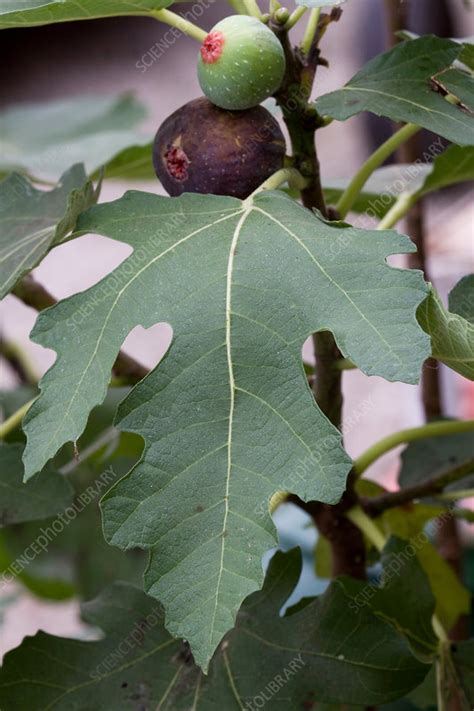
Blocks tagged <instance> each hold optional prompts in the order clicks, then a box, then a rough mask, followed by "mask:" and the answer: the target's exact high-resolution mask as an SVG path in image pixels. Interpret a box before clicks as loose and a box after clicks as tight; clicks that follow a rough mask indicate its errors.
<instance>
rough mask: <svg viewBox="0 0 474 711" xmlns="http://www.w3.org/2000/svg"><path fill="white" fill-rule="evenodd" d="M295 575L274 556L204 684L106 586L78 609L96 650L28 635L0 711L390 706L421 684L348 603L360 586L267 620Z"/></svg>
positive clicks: (144, 607) (134, 605)
mask: <svg viewBox="0 0 474 711" xmlns="http://www.w3.org/2000/svg"><path fill="white" fill-rule="evenodd" d="M299 572H300V556H299V554H298V553H297V552H296V551H293V552H291V553H289V554H283V553H277V554H276V555H275V557H274V558H273V559H272V562H271V564H270V570H269V572H268V574H267V577H266V581H265V586H264V589H263V591H262V592H259V593H255V594H254V595H253V596H252V597H251V598H250V599H249V600H248V601H247V602H246V603H245V604H244V606H243V608H242V610H241V612H240V614H239V616H238V620H237V625H236V628H235V629H234V630H233V631H232V632H231V633H230V634H229V635H228V636H227V637H226V639H225V640H224V641H223V643H222V644H221V645H220V647H219V649H218V651H217V652H216V654H215V656H214V659H213V660H212V663H211V666H210V669H209V674H208V676H207V677H205V676H203V674H202V672H200V670H199V669H198V668H197V667H196V666H195V665H194V664H193V661H192V657H191V656H190V654H189V651H188V650H187V648H186V646H185V645H183V644H182V643H180V642H179V641H176V640H174V639H172V638H171V637H170V636H169V635H168V634H167V632H166V631H165V629H164V627H163V625H162V610H161V608H160V606H159V605H157V604H156V603H155V602H154V601H153V600H152V599H151V598H149V597H147V596H146V595H144V594H143V593H141V592H139V591H138V590H136V589H135V588H133V587H131V586H128V585H123V584H116V585H114V586H113V587H112V588H110V589H109V590H108V591H107V592H105V593H104V594H103V595H102V596H101V597H99V598H98V599H97V600H95V601H94V602H92V603H88V604H86V605H85V606H84V608H83V610H84V618H85V619H86V620H87V621H88V622H90V623H92V624H93V625H95V626H97V627H100V628H102V629H103V630H104V632H105V634H106V636H105V638H104V639H103V640H101V641H98V642H80V641H76V640H68V639H61V638H58V637H52V636H50V635H46V634H44V633H42V632H39V633H38V634H37V635H36V636H35V637H33V638H31V637H30V638H27V639H26V640H25V641H24V642H23V643H22V645H21V646H20V647H19V648H18V649H16V650H14V651H12V652H10V653H9V654H7V656H6V658H5V663H4V667H3V669H2V670H1V671H0V701H1V704H2V709H3V710H4V711H12V710H13V709H17V708H19V706H21V705H22V704H23V705H29V706H32V707H34V708H35V709H38V711H40V710H42V709H46V708H55V709H58V711H66V709H71V708H75V709H77V710H78V711H81V710H85V709H87V710H88V711H99V709H104V708H113V709H117V711H122V710H123V711H125V709H128V708H131V706H132V705H133V703H135V704H136V703H137V702H141V704H142V705H143V706H145V707H146V708H156V709H160V711H179V710H182V711H185V710H186V709H191V708H192V709H195V711H218V710H220V709H225V710H226V711H234V710H235V711H241V710H242V709H245V708H258V707H259V706H257V705H258V704H261V703H262V700H263V701H264V702H267V703H265V705H266V707H267V708H268V709H269V711H271V710H272V709H279V708H288V709H291V708H295V709H296V708H304V707H305V706H306V705H309V704H313V702H315V701H316V700H317V701H318V702H319V701H330V702H331V701H333V702H335V703H338V702H343V703H344V702H350V703H351V704H364V705H365V704H378V703H383V702H384V701H388V700H390V699H393V698H398V697H400V696H402V695H403V694H404V693H406V692H407V691H409V690H410V689H412V688H414V687H415V686H417V685H418V684H419V683H420V682H421V681H422V680H423V678H424V676H425V675H426V673H427V671H428V669H429V668H430V667H429V666H428V665H426V664H422V663H421V662H420V661H418V660H417V659H416V658H415V657H414V656H413V655H412V654H411V652H410V648H409V645H408V643H407V642H406V640H405V639H404V638H403V636H401V635H400V634H399V633H398V632H397V631H396V630H395V629H394V628H393V627H392V626H391V625H390V624H388V623H387V622H385V621H384V620H382V619H381V618H380V616H379V615H378V614H376V613H374V611H373V610H372V608H371V606H370V603H369V602H366V603H364V602H363V603H361V602H360V600H361V599H367V600H369V599H370V597H371V596H370V590H369V587H370V586H368V585H365V584H364V583H360V582H356V581H354V580H350V579H342V580H339V581H336V582H334V583H332V585H331V586H330V588H329V589H328V591H327V592H326V593H325V594H324V595H323V596H322V597H321V598H316V599H315V600H313V601H311V602H309V604H307V605H305V606H304V607H303V608H302V609H301V610H299V611H298V612H294V613H293V614H292V615H291V616H290V617H284V618H282V617H279V611H280V609H281V606H282V605H283V603H284V602H285V601H286V599H287V598H288V595H289V594H290V593H291V591H292V589H293V587H294V585H295V583H296V581H297V579H298V575H299ZM372 591H373V589H372ZM364 593H366V595H365V598H362V597H361V596H363V594H364ZM358 596H359V597H358ZM52 660H54V663H51V662H52ZM254 704H255V705H254Z"/></svg>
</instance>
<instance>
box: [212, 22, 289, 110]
mask: <svg viewBox="0 0 474 711" xmlns="http://www.w3.org/2000/svg"><path fill="white" fill-rule="evenodd" d="M285 66H286V62H285V55H284V52H283V47H282V45H281V43H280V41H279V40H278V39H277V37H276V36H275V34H274V33H273V32H272V31H271V30H270V29H269V28H268V27H267V26H266V25H264V24H263V22H260V20H257V18H256V17H250V16H248V15H231V16H230V17H226V18H225V19H224V20H222V21H221V22H218V23H217V25H215V27H214V28H213V29H212V30H211V32H210V33H209V34H208V35H207V37H206V39H205V40H204V43H203V45H202V47H201V52H200V56H199V60H198V78H199V83H200V85H201V89H202V90H203V92H204V94H205V95H206V96H207V98H208V99H210V100H211V101H212V103H213V104H216V106H219V107H221V108H222V109H230V110H233V111H236V110H242V109H249V108H252V107H253V106H258V104H260V103H261V102H262V101H264V100H265V99H267V98H268V97H269V96H271V95H272V94H274V93H275V91H277V89H278V88H279V87H280V85H281V83H282V80H283V76H284V74H285Z"/></svg>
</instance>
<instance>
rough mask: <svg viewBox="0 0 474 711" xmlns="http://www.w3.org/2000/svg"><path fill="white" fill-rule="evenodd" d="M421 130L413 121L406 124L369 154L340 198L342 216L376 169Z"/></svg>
mask: <svg viewBox="0 0 474 711" xmlns="http://www.w3.org/2000/svg"><path fill="white" fill-rule="evenodd" d="M419 130H420V127H419V126H415V124H413V123H407V124H406V125H405V126H403V127H402V128H400V129H399V130H398V131H396V133H394V134H393V136H391V137H390V138H388V139H387V140H386V141H385V143H382V145H381V146H379V147H378V148H377V150H376V151H374V152H373V153H372V155H371V156H369V158H368V159H367V160H366V161H365V163H364V164H363V165H362V167H361V168H359V170H358V171H357V173H356V174H355V175H354V177H353V178H352V180H351V182H350V183H349V185H348V186H347V188H346V190H345V191H344V192H343V194H342V195H341V197H340V199H339V202H338V204H337V206H336V209H337V211H338V212H339V214H340V216H341V218H344V217H345V216H346V215H347V213H348V212H349V210H350V209H351V207H352V206H353V204H354V203H355V201H356V199H357V197H358V196H359V194H360V192H361V190H362V188H363V187H364V185H365V183H366V182H367V180H368V179H369V178H370V176H371V175H372V173H373V172H374V170H376V169H377V168H379V167H380V166H381V165H382V163H384V162H385V161H386V159H387V158H388V157H389V156H390V155H391V154H392V153H394V152H395V151H396V150H397V148H398V147H399V146H401V145H402V144H403V143H404V142H405V141H408V139H409V138H411V136H414V135H415V133H417V132H418V131H419Z"/></svg>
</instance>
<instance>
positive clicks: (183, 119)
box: [153, 97, 286, 199]
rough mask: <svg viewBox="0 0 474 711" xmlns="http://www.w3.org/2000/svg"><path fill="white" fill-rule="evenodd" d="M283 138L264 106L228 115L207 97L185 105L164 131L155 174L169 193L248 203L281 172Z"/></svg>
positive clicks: (157, 139)
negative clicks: (252, 196)
mask: <svg viewBox="0 0 474 711" xmlns="http://www.w3.org/2000/svg"><path fill="white" fill-rule="evenodd" d="M285 150H286V146H285V138H284V136H283V133H282V131H281V129H280V127H279V125H278V122H277V121H276V120H275V118H274V117H273V116H272V115H271V114H270V113H269V112H268V111H267V110H266V109H265V108H263V106H256V107H254V108H252V109H247V110H245V111H226V110H224V109H220V108H218V107H217V106H215V105H214V104H212V103H211V102H210V101H209V100H208V99H206V98H205V97H201V98H199V99H195V100H194V101H190V102H189V103H188V104H185V105H184V106H182V107H181V108H180V109H178V110H177V111H175V112H174V113H173V114H171V116H169V117H168V118H167V119H166V120H165V121H164V123H163V124H162V125H161V126H160V128H159V130H158V133H157V134H156V137H155V142H154V146H153V165H154V168H155V173H156V175H157V177H158V178H159V180H160V181H161V183H162V185H163V187H164V188H165V190H166V191H167V192H168V193H169V194H170V195H172V196H173V197H176V196H177V195H181V193H184V192H189V193H204V194H212V195H229V196H233V197H238V198H241V199H245V198H246V197H248V196H249V195H250V193H252V192H253V191H254V190H256V189H257V188H258V186H259V185H261V184H262V183H263V182H264V181H265V180H266V179H267V178H269V177H270V175H272V174H273V173H275V172H276V171H277V170H279V169H280V168H282V167H283V162H284V158H285Z"/></svg>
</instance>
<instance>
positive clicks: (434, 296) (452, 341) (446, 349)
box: [417, 280, 474, 380]
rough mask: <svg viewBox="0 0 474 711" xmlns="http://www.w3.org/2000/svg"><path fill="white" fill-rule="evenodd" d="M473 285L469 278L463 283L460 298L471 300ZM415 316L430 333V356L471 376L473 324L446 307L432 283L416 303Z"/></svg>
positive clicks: (473, 360) (473, 349)
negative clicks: (422, 297) (461, 296)
mask: <svg viewBox="0 0 474 711" xmlns="http://www.w3.org/2000/svg"><path fill="white" fill-rule="evenodd" d="M472 287H473V283H472V281H471V280H469V281H468V282H466V283H465V285H464V286H463V287H462V295H463V300H464V299H466V300H468V301H469V302H470V299H471V292H472ZM469 312H470V308H469ZM417 319H418V321H419V323H420V325H421V326H422V328H423V329H424V330H425V331H426V333H428V334H429V336H430V337H431V348H432V353H433V357H434V358H437V359H438V360H440V361H441V362H442V363H444V364H445V365H447V366H448V367H449V368H451V369H452V370H455V371H456V372H457V373H460V374H461V375H464V377H465V378H468V379H469V380H474V325H473V324H472V323H470V322H469V321H468V320H466V319H465V318H463V317H462V316H459V315H458V314H456V313H452V312H450V311H448V310H447V309H445V307H444V305H443V302H442V301H441V298H440V297H439V294H438V293H437V292H436V290H435V289H434V288H433V287H431V289H430V293H429V296H428V298H427V299H426V300H425V301H424V302H423V303H422V304H421V306H420V307H419V309H418V312H417Z"/></svg>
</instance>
